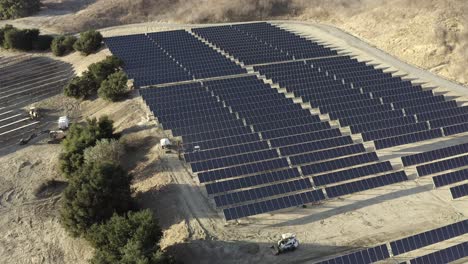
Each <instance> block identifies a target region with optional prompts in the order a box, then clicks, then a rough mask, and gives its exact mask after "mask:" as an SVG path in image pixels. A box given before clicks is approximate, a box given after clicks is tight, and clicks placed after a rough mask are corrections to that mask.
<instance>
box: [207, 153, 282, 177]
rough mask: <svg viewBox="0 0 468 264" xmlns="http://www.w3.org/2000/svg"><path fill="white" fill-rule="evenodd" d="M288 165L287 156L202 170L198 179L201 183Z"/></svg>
mask: <svg viewBox="0 0 468 264" xmlns="http://www.w3.org/2000/svg"><path fill="white" fill-rule="evenodd" d="M286 167H289V164H288V161H287V160H286V159H285V158H280V159H273V160H268V161H260V162H257V163H250V164H245V165H239V166H236V167H230V168H225V169H219V170H213V171H205V172H201V173H199V174H198V179H199V180H200V183H205V182H210V181H216V180H221V179H227V178H232V177H236V176H241V175H247V174H253V173H258V172H263V171H270V170H276V169H281V168H286Z"/></svg>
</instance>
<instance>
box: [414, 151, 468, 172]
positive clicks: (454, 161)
mask: <svg viewBox="0 0 468 264" xmlns="http://www.w3.org/2000/svg"><path fill="white" fill-rule="evenodd" d="M467 164H468V155H466V156H461V157H455V158H451V159H446V160H441V161H438V162H433V163H429V164H426V165H421V166H417V167H416V170H417V171H418V175H419V176H426V175H429V174H433V173H437V172H442V171H446V170H451V169H456V168H460V167H464V166H466V165H467Z"/></svg>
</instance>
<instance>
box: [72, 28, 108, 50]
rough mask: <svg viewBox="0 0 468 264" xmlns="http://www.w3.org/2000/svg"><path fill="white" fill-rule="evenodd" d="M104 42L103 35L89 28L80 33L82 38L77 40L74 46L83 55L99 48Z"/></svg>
mask: <svg viewBox="0 0 468 264" xmlns="http://www.w3.org/2000/svg"><path fill="white" fill-rule="evenodd" d="M101 44H102V35H101V33H99V32H98V31H95V30H89V31H85V32H82V33H80V38H79V39H78V40H77V41H76V42H75V44H74V45H73V48H74V49H75V50H76V51H79V52H81V54H83V55H89V54H91V53H94V52H96V51H98V50H99V48H100V47H101Z"/></svg>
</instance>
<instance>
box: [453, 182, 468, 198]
mask: <svg viewBox="0 0 468 264" xmlns="http://www.w3.org/2000/svg"><path fill="white" fill-rule="evenodd" d="M450 193H451V194H452V198H453V199H458V198H461V197H463V196H467V195H468V183H467V184H463V185H459V186H455V187H452V188H450Z"/></svg>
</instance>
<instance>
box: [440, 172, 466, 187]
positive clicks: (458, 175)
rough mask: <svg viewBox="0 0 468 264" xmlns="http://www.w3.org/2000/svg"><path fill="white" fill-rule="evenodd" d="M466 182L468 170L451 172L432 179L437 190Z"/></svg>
mask: <svg viewBox="0 0 468 264" xmlns="http://www.w3.org/2000/svg"><path fill="white" fill-rule="evenodd" d="M465 180H468V169H464V170H459V171H454V172H449V173H445V174H441V175H437V176H434V177H432V181H433V182H434V185H435V187H437V188H439V187H442V186H446V185H450V184H452V183H456V182H462V181H465Z"/></svg>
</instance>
